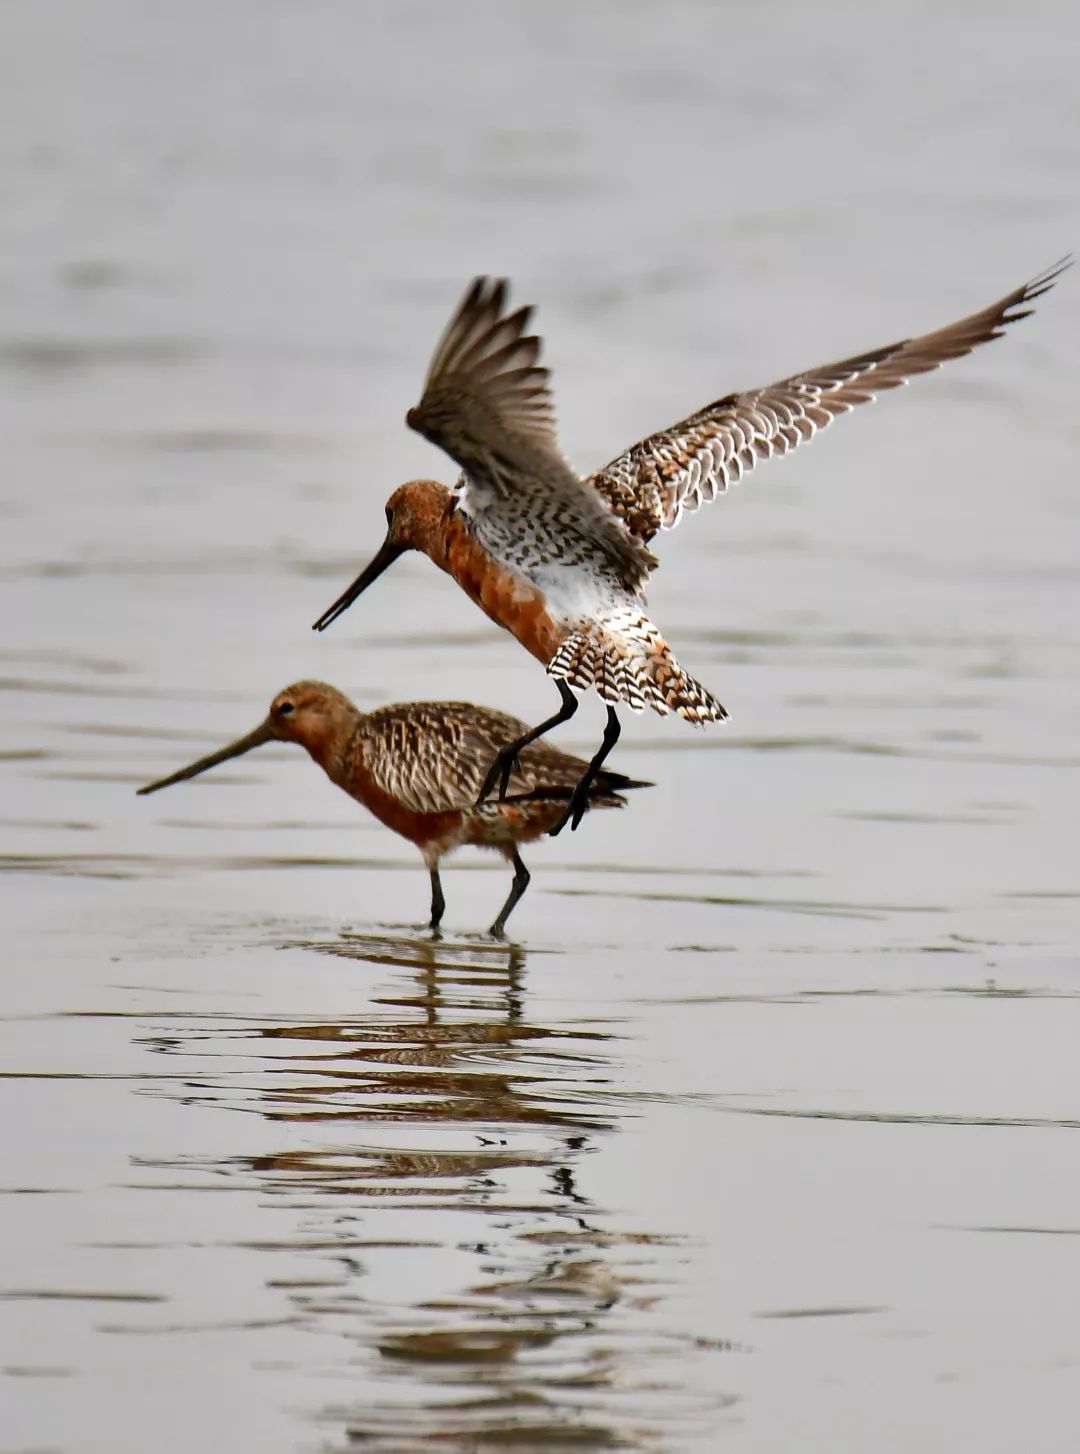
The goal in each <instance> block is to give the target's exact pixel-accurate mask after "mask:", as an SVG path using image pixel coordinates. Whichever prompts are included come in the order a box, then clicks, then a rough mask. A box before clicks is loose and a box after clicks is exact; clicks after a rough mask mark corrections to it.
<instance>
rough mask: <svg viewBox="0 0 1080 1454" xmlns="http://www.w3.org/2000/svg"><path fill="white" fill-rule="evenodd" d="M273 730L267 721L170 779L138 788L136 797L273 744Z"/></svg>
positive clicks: (170, 785)
mask: <svg viewBox="0 0 1080 1454" xmlns="http://www.w3.org/2000/svg"><path fill="white" fill-rule="evenodd" d="M276 740H277V739H276V738H275V736H274V729H273V728H272V727H271V725H270V722H269V720H267V721H265V722H263V723H262V724H261V725H260V726H258V727H256V728H255V731H254V732H249V733H248V735H247V736H246V737H238V738H237V739H236V741H235V742H231V743H230V744H229V746H228V747H222V748H221V749H220V751H218V752H212V753H211V754H210V756H209V757H200V758H199V760H198V762H193V763H192V764H191V765H190V767H182V768H181V769H180V771H179V772H174V773H173V774H172V775H171V776H170V777H163V778H162V779H161V780H160V782H156V783H148V784H147V785H146V787H145V788H139V790H138V795H139V797H140V798H144V797H145V796H146V794H147V793H156V792H157V790H158V788H171V787H172V785H173V783H182V782H184V781H185V779H187V778H189V777H198V776H199V774H200V773H201V772H206V770H207V768H211V767H217V765H218V763H219V762H228V760H229V758H230V757H239V756H240V755H241V754H242V753H245V752H250V751H251V749H252V748H253V747H262V745H263V743H264V742H275V741H276Z"/></svg>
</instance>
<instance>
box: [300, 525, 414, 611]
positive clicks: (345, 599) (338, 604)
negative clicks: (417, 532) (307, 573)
mask: <svg viewBox="0 0 1080 1454" xmlns="http://www.w3.org/2000/svg"><path fill="white" fill-rule="evenodd" d="M404 554H405V547H404V546H403V545H397V544H395V543H394V541H392V540H391V539H390V537H389V536H387V537H386V539H385V540H384V541H383V543H382V545H381V546H380V547H379V551H378V554H377V555H376V556H375V558H374V559H373V560H372V561H371V562H370V563H369V564H368V565H367V566H366V567H365V569H364V570H362V571H361V572H360V574H359V575H358V576H357V577H356V580H355V581H353V583H352V585H351V586H350V587H349V589H348V590H347V591H346V592H345V594H344V595H343V596H339V597H338V598H337V600H336V601H335V602H334V604H333V605H332V606H331V607H330V609H329V610H328V611H324V612H323V614H322V615H321V616H320V617H319V619H318V620H317V621H316V622H315V624H314V626H312V628H311V629H312V631H325V630H326V628H327V627H328V626H329V625H330V623H331V621H336V620H337V618H338V617H339V616H340V615H341V614H342V612H343V611H347V610H348V609H349V607H350V606H351V605H352V603H353V602H354V601H355V600H356V598H357V596H359V595H360V594H361V592H362V591H366V590H367V588H368V586H370V585H371V583H372V581H377V580H378V579H379V577H380V576H381V575H382V573H383V571H384V570H388V569H389V568H390V566H392V565H393V564H394V561H395V560H397V558H398V556H399V555H404Z"/></svg>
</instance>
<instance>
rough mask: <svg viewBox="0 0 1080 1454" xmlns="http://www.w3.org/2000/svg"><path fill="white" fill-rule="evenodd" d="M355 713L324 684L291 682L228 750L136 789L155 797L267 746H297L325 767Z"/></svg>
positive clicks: (351, 707) (335, 689) (349, 703)
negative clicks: (222, 764) (246, 753)
mask: <svg viewBox="0 0 1080 1454" xmlns="http://www.w3.org/2000/svg"><path fill="white" fill-rule="evenodd" d="M358 716H359V713H358V712H357V710H356V708H355V707H354V706H353V704H352V702H350V701H349V699H348V697H347V696H345V694H344V693H343V692H339V691H338V689H337V687H331V686H329V685H328V684H327V683H326V682H294V683H293V685H292V686H291V687H286V688H285V689H284V691H281V692H278V694H277V696H276V697H275V698H274V700H273V701H272V702H271V704H270V711H269V712H268V713H267V715H266V718H265V720H264V721H262V722H260V723H259V725H258V727H256V728H255V730H254V731H253V732H249V733H248V734H247V735H246V736H245V737H238V738H237V739H236V741H235V742H231V743H230V744H229V745H228V747H222V748H220V749H219V750H218V751H217V752H211V753H210V754H209V756H207V757H200V758H199V760H198V762H193V763H190V764H189V765H188V766H187V767H182V768H181V769H180V770H179V772H174V773H171V774H170V775H169V776H168V777H164V778H161V779H159V781H157V782H154V783H148V784H147V786H146V787H144V788H139V789H138V794H139V796H140V797H145V796H146V795H147V793H156V792H157V790H158V789H159V788H168V787H172V785H173V783H179V782H186V781H187V779H188V778H193V777H198V776H199V774H200V773H204V772H206V771H207V770H208V769H209V768H212V767H218V766H219V765H220V764H221V763H223V762H229V761H230V760H231V759H232V758H234V757H241V756H242V755H243V754H244V753H245V752H251V750H252V749H253V748H255V747H262V746H263V745H264V744H265V743H267V742H298V743H299V744H300V746H301V747H306V748H307V750H308V752H310V753H311V755H312V757H313V758H314V759H315V761H316V762H318V763H319V764H320V765H321V766H324V767H325V765H326V761H327V758H328V755H329V753H330V752H331V750H332V749H333V747H334V746H335V745H336V744H337V743H339V742H340V741H342V740H343V738H344V737H345V736H346V735H347V734H348V732H349V731H350V730H351V728H352V727H353V725H354V724H355V722H356V719H357V717H358Z"/></svg>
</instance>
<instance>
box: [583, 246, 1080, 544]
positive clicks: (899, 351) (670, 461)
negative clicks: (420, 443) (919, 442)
mask: <svg viewBox="0 0 1080 1454" xmlns="http://www.w3.org/2000/svg"><path fill="white" fill-rule="evenodd" d="M1070 265H1071V259H1070V258H1063V259H1062V260H1061V262H1058V263H1055V264H1054V266H1053V267H1052V268H1048V269H1047V271H1046V272H1044V273H1041V274H1040V275H1039V276H1038V277H1037V278H1033V279H1032V281H1031V282H1030V283H1025V284H1024V286H1023V287H1022V288H1017V289H1016V290H1015V291H1014V292H1012V293H1009V294H1007V295H1006V296H1005V297H1004V298H1001V299H1000V300H999V301H998V302H997V303H992V304H991V305H990V307H989V308H984V309H983V310H982V312H980V313H973V314H972V315H971V317H970V318H962V319H961V320H960V322H959V323H951V324H949V326H948V327H947V328H940V329H938V330H937V332H936V333H925V334H923V335H922V337H921V338H907V339H903V340H902V341H901V342H900V343H890V344H887V345H886V346H885V347H884V348H877V349H874V350H873V351H872V352H871V353H864V354H860V355H859V356H858V357H857V358H848V359H843V360H842V361H841V362H840V363H833V364H826V365H824V366H823V367H822V368H817V369H810V370H808V371H807V372H806V373H803V374H795V375H794V376H793V377H792V378H790V379H781V380H780V382H779V383H776V384H770V385H769V386H768V387H767V388H764V389H751V390H749V391H747V392H746V393H743V394H729V395H727V397H726V398H723V399H718V400H717V401H716V403H714V404H708V405H706V407H705V408H704V409H699V410H698V412H697V413H696V414H691V415H690V417H689V418H688V419H683V420H682V421H681V422H680V423H678V424H674V425H672V426H671V428H670V429H664V430H661V431H660V433H658V434H651V435H650V436H649V437H648V438H647V439H643V440H641V442H640V443H639V444H635V445H634V446H633V448H632V449H628V450H627V451H626V453H625V454H621V455H620V456H619V457H618V459H614V460H612V462H611V463H610V464H609V465H607V466H606V467H605V468H604V469H602V470H599V471H597V473H596V474H594V475H592V476H590V477H589V480H588V482H587V483H589V484H591V485H592V486H593V488H594V489H595V490H596V492H597V493H598V494H599V495H600V496H601V497H602V498H603V499H604V500H606V501H607V503H608V504H609V505H610V506H611V508H612V510H613V511H614V512H615V513H616V514H617V515H619V516H621V517H622V519H623V520H625V522H626V525H627V528H628V529H629V530H630V532H631V534H633V535H635V536H636V537H637V538H638V539H639V540H643V541H647V540H651V539H652V537H653V536H654V535H655V534H656V532H657V531H658V530H671V529H673V528H674V527H675V526H676V525H677V524H678V523H679V520H680V518H681V516H682V513H683V511H684V510H696V509H697V508H698V506H699V505H701V504H703V503H705V502H706V501H708V500H713V499H715V498H716V496H717V495H722V494H723V493H724V491H725V490H727V488H728V486H729V485H734V484H737V483H738V482H739V480H740V479H742V477H743V475H745V474H747V473H748V472H749V471H750V470H752V469H753V468H754V466H755V465H756V464H757V462H758V460H761V459H769V458H771V456H773V455H779V454H787V453H788V452H789V451H790V450H792V449H795V448H796V446H797V445H800V444H802V443H803V442H804V441H806V440H808V439H812V438H813V436H814V435H815V434H816V433H817V431H818V430H819V429H824V428H825V426H826V425H827V424H831V423H832V421H833V420H834V419H835V418H836V417H837V416H838V415H840V414H846V413H847V412H848V411H849V410H850V409H853V408H854V407H855V405H856V404H869V403H872V402H873V400H874V399H876V398H877V396H878V394H879V393H881V392H882V391H883V390H885V389H895V388H898V387H899V386H900V385H901V384H906V383H907V382H908V380H909V379H910V378H913V377H914V376H915V375H916V374H925V373H929V372H930V371H931V370H932V369H936V368H939V367H940V366H941V364H943V363H945V362H946V361H947V360H948V359H952V358H960V357H962V355H964V354H966V353H970V352H971V351H972V349H974V348H977V347H978V345H979V344H980V343H987V342H988V341H989V340H990V339H992V338H999V337H1000V336H1001V333H1002V331H1003V330H1004V329H1005V327H1006V326H1007V325H1008V324H1010V323H1015V322H1017V320H1018V319H1020V318H1026V317H1027V315H1028V314H1029V313H1030V312H1032V311H1033V310H1032V309H1031V308H1029V307H1027V306H1026V305H1027V304H1029V303H1032V302H1034V300H1035V299H1036V298H1038V297H1040V296H1041V295H1042V294H1043V293H1045V292H1047V291H1048V290H1049V289H1050V288H1052V287H1053V285H1054V283H1055V281H1056V280H1057V278H1058V277H1059V276H1060V274H1061V273H1062V272H1064V270H1065V269H1066V268H1067V267H1069V266H1070Z"/></svg>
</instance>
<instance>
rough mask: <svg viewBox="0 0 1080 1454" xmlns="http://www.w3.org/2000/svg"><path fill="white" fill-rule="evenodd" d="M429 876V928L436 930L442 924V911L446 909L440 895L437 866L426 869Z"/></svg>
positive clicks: (440, 888)
mask: <svg viewBox="0 0 1080 1454" xmlns="http://www.w3.org/2000/svg"><path fill="white" fill-rule="evenodd" d="M428 872H429V873H430V874H431V928H432V929H437V928H438V927H439V924H440V923H441V922H442V916H443V910H444V909H445V908H446V900H445V899H444V898H443V893H442V880H441V879H440V878H439V865H438V864H435V866H434V867H433V868H430V869H428Z"/></svg>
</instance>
